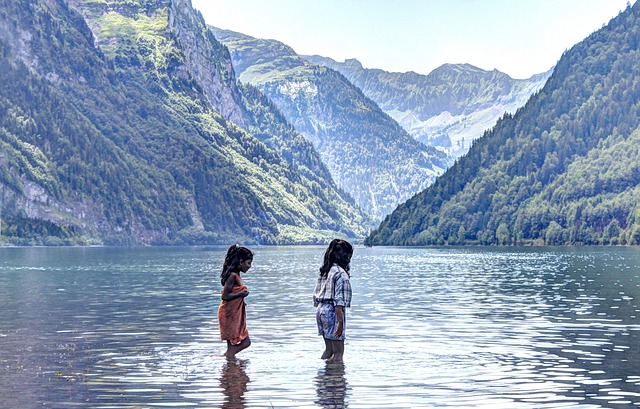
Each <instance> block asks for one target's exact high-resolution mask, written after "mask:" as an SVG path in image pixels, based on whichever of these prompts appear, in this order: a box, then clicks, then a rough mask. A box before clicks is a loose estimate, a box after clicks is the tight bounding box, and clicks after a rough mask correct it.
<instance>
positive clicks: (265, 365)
mask: <svg viewBox="0 0 640 409" xmlns="http://www.w3.org/2000/svg"><path fill="white" fill-rule="evenodd" d="M224 250H225V249H224V248H221V247H220V248H218V247H207V248H135V249H129V248H4V249H0V311H1V312H2V314H1V315H0V396H2V405H5V406H2V407H7V408H31V407H54V408H73V407H82V408H133V407H136V408H142V407H176V408H183V407H184V408H188V407H198V408H236V409H239V408H306V407H308V408H317V407H320V408H347V407H348V408H432V407H446V408H509V409H511V408H627V407H629V408H632V407H638V406H640V364H639V363H638V362H639V358H640V319H639V318H638V314H639V310H640V304H639V302H638V300H639V299H640V267H639V266H640V249H637V248H598V247H596V248H594V247H589V248H505V249H500V248H490V249H487V248H412V249H402V248H373V249H368V248H361V247H358V248H356V252H355V254H354V257H353V260H352V285H353V288H354V297H353V308H351V309H350V310H349V311H348V324H347V331H348V332H347V341H346V351H345V362H344V364H343V365H339V364H331V363H325V362H324V361H321V360H320V359H319V356H320V354H321V353H322V350H323V343H322V340H321V338H319V337H318V336H317V335H316V329H315V318H314V308H313V305H312V303H311V293H312V290H313V286H314V284H315V279H316V274H317V269H318V267H319V265H320V263H321V260H322V252H323V248H322V247H257V248H255V251H256V258H255V259H254V264H253V265H254V267H253V268H252V269H251V270H250V271H249V272H248V273H247V274H246V275H245V276H244V281H245V284H247V285H248V286H249V290H250V295H249V297H248V298H247V299H246V300H247V315H248V316H247V321H248V325H249V332H250V334H251V339H252V341H253V345H252V346H251V347H250V348H249V349H248V350H246V351H244V352H243V353H241V354H240V355H238V357H239V359H237V360H235V361H232V362H227V361H226V360H225V359H224V358H222V357H221V356H220V355H221V354H222V353H223V352H224V349H225V346H224V344H223V342H221V341H219V340H218V324H217V319H216V311H217V307H218V304H219V299H220V298H219V291H220V283H219V280H218V275H219V269H220V266H221V263H222V259H223V256H224Z"/></svg>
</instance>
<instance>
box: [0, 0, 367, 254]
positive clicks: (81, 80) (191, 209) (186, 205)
mask: <svg viewBox="0 0 640 409" xmlns="http://www.w3.org/2000/svg"><path fill="white" fill-rule="evenodd" d="M0 5H1V7H0V64H2V66H3V67H5V69H3V70H1V71H0V112H2V113H3V115H0V217H1V218H2V226H1V228H2V235H0V241H6V240H10V242H12V243H17V244H35V243H44V242H46V243H49V244H74V243H102V244H171V243H182V244H184V243H190V244H195V243H220V242H223V243H224V242H228V241H230V240H234V241H253V242H259V243H315V242H324V241H326V240H327V238H330V237H335V236H346V237H352V238H357V237H362V235H363V233H364V232H365V225H366V224H367V223H366V217H365V215H364V213H363V212H362V211H361V210H360V209H358V208H357V207H356V206H355V205H354V204H353V202H352V200H351V199H350V198H349V197H348V196H347V195H345V194H344V193H343V192H341V191H340V190H339V189H337V187H336V186H335V184H334V183H333V181H332V180H331V179H330V178H327V177H325V175H328V173H327V171H326V168H324V165H322V163H321V162H320V160H319V157H318V154H317V152H315V151H314V150H313V148H312V146H311V144H309V143H307V142H306V141H305V140H304V138H303V137H302V136H301V135H300V134H298V133H296V132H295V130H294V129H293V127H292V126H291V125H290V124H289V123H287V122H286V121H284V120H283V118H281V115H280V114H279V113H278V112H277V110H275V108H274V107H273V106H272V104H271V105H270V103H268V101H266V100H265V98H264V97H263V96H261V95H259V94H257V93H255V92H253V91H254V90H251V89H247V88H244V87H243V88H240V87H238V86H236V82H235V79H234V78H233V75H232V74H233V71H232V70H231V69H230V67H231V63H230V60H229V59H228V54H227V52H226V49H225V48H224V47H223V46H221V45H220V44H219V43H217V42H216V41H215V40H214V39H213V37H212V36H211V35H210V34H206V33H207V31H206V28H205V26H204V21H203V20H202V19H201V16H198V13H195V12H193V11H191V12H189V10H188V9H187V6H188V3H186V2H175V3H174V2H168V1H161V0H158V1H150V0H139V1H134V0H127V1H119V0H114V1H93V0H87V1H79V0H73V2H72V3H66V2H63V1H54V2H52V1H45V0H42V1H36V2H13V1H10V0H0ZM70 5H71V6H70ZM78 10H79V11H81V14H82V15H81V14H79V13H77V11H78ZM83 16H84V18H83ZM172 16H173V17H172ZM191 17H193V19H190V18H191ZM191 23H194V24H199V26H194V27H193V29H194V30H195V31H197V32H200V33H204V34H203V35H201V36H198V35H195V34H193V35H191V34H190V33H189V30H188V27H189V25H190V24H191ZM178 26H179V27H180V28H179V29H178V28H176V27H178ZM174 30H178V31H180V30H182V31H181V34H180V35H178V34H176V32H175V31H174ZM94 33H95V35H94ZM211 40H213V42H212V43H210V44H200V41H203V42H205V43H206V42H209V41H211ZM193 41H195V43H196V44H195V45H193ZM198 47H199V48H198ZM185 48H189V50H190V51H188V52H185V51H184V49H185ZM189 53H191V56H189V57H188V56H187V54H189ZM225 56H226V57H225ZM214 58H215V59H219V60H215V61H210V62H211V63H212V64H214V66H213V68H209V71H207V67H206V66H205V65H203V64H206V61H208V60H209V59H214ZM197 76H200V79H196V77H197ZM207 79H210V80H211V84H212V85H211V87H212V89H210V90H209V91H205V88H206V87H205V86H203V85H202V84H200V82H199V81H200V80H202V81H203V82H206V81H207ZM225 84H228V86H226V85H225ZM216 93H217V94H216ZM216 95H217V96H216ZM214 101H218V102H219V103H220V104H221V105H220V108H219V109H220V111H224V112H225V113H226V116H228V117H229V118H233V117H234V115H241V118H240V119H238V122H240V123H241V125H244V126H246V127H247V128H255V129H258V130H262V132H263V134H261V135H260V138H257V137H255V136H253V135H252V134H250V133H248V132H246V131H245V130H243V129H242V128H241V127H239V126H238V125H236V124H235V123H234V122H231V121H230V120H228V119H226V118H224V117H223V115H222V114H221V113H220V112H219V111H218V108H216V107H215V106H214ZM225 107H226V108H225ZM227 108H228V109H227ZM225 109H227V110H226V111H225ZM256 113H259V115H257V114H256ZM258 116H259V117H260V118H261V119H260V120H258V119H256V118H257V117H258ZM242 120H244V122H242ZM276 131H277V132H276ZM275 134H277V136H278V138H275V136H274V135H275ZM263 141H264V142H263ZM270 144H272V145H273V146H276V145H277V146H276V148H271V147H270ZM47 240H49V241H47Z"/></svg>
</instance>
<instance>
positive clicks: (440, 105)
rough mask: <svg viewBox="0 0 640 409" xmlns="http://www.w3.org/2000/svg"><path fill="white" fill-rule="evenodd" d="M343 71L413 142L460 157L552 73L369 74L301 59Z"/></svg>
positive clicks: (461, 68) (470, 69)
mask: <svg viewBox="0 0 640 409" xmlns="http://www.w3.org/2000/svg"><path fill="white" fill-rule="evenodd" d="M302 57H303V58H305V59H307V60H308V61H311V62H312V63H314V64H319V65H324V66H327V67H329V68H332V69H334V70H336V71H339V72H340V73H341V74H342V75H344V76H345V77H347V78H348V79H349V81H351V82H352V83H353V84H354V85H356V86H357V87H358V88H360V89H361V90H362V92H363V93H364V94H365V95H366V96H367V97H369V98H371V99H372V100H373V101H375V102H376V103H377V104H378V105H379V106H380V108H382V109H383V110H384V111H385V112H386V113H387V114H389V115H390V116H391V117H392V118H394V119H395V120H396V121H398V123H399V124H400V125H402V127H403V128H405V129H406V130H407V132H409V133H410V134H411V135H412V136H413V137H414V138H416V139H417V140H419V141H421V142H423V143H426V144H428V145H432V146H436V147H439V148H441V149H443V150H445V151H446V152H448V153H450V154H451V155H453V156H455V157H459V156H461V155H463V154H464V153H466V152H467V150H468V149H469V147H470V146H471V143H472V142H473V141H474V140H475V139H477V138H479V137H480V136H482V134H483V133H484V131H486V130H488V129H490V128H491V127H493V125H495V123H496V121H497V120H498V119H499V118H500V117H501V116H502V115H504V113H505V112H507V113H511V114H513V113H515V111H516V110H517V109H518V108H520V107H521V106H523V105H524V104H525V103H526V102H527V100H528V99H529V97H530V96H531V95H532V94H534V93H535V92H536V91H538V90H539V89H540V88H542V86H543V85H544V83H545V82H546V81H547V79H548V78H549V76H550V75H551V72H552V71H553V69H550V70H549V71H547V72H545V73H542V74H537V75H534V76H532V77H531V78H528V79H523V80H518V79H512V78H511V77H509V76H508V75H507V74H504V73H502V72H500V71H497V70H493V71H485V70H482V69H480V68H477V67H474V66H472V65H470V64H444V65H442V66H440V67H438V68H436V69H435V70H433V71H432V72H431V73H429V74H428V75H421V74H417V73H415V72H405V73H394V72H386V71H383V70H381V69H367V68H364V67H363V66H362V64H361V63H360V62H359V61H358V60H356V59H348V60H345V61H344V62H342V63H341V62H336V61H334V60H333V59H331V58H327V57H321V56H317V55H314V56H302Z"/></svg>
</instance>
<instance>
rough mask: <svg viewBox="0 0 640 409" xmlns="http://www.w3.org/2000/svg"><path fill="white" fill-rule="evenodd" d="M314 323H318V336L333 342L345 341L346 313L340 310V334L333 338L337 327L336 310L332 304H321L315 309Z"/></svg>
mask: <svg viewBox="0 0 640 409" xmlns="http://www.w3.org/2000/svg"><path fill="white" fill-rule="evenodd" d="M316 322H317V323H318V335H322V336H324V337H325V338H326V339H330V340H333V341H342V340H344V339H345V335H346V331H347V312H346V310H345V309H344V308H343V309H342V334H340V336H339V337H335V336H334V335H333V334H335V332H336V328H337V326H338V317H336V308H335V307H334V306H333V303H332V302H321V303H320V304H318V307H316Z"/></svg>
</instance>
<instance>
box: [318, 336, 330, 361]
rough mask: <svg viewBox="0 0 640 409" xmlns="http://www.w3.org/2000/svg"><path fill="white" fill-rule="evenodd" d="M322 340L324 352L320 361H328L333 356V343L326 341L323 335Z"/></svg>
mask: <svg viewBox="0 0 640 409" xmlns="http://www.w3.org/2000/svg"><path fill="white" fill-rule="evenodd" d="M322 339H324V352H323V353H322V356H321V357H320V359H329V358H331V357H332V356H333V342H332V341H331V340H328V339H326V338H325V337H324V335H323V336H322Z"/></svg>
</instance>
